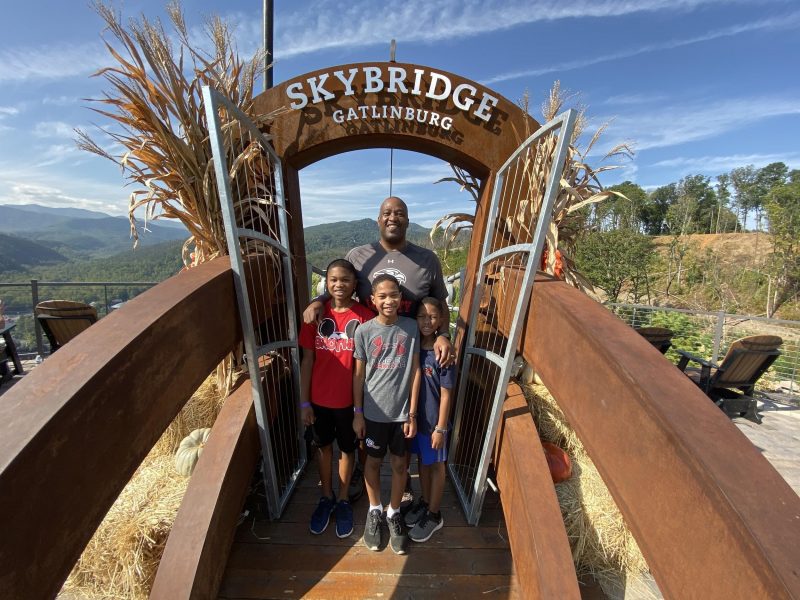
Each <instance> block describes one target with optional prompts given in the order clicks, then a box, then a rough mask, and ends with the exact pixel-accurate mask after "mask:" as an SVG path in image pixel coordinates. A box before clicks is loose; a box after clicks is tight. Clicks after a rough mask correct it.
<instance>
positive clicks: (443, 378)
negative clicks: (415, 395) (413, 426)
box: [417, 348, 456, 435]
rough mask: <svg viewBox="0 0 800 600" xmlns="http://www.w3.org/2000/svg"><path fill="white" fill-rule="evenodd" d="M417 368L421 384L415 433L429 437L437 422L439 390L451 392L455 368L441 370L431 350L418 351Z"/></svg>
mask: <svg viewBox="0 0 800 600" xmlns="http://www.w3.org/2000/svg"><path fill="white" fill-rule="evenodd" d="M419 366H420V369H422V384H421V385H420V386H419V400H418V402H417V431H418V432H419V433H422V434H424V435H431V434H432V433H433V429H434V428H435V427H436V425H437V423H438V422H439V401H440V399H441V394H442V392H441V389H442V388H446V389H448V390H452V389H453V388H454V387H455V383H456V369H455V367H446V368H444V369H442V368H441V367H440V366H439V363H437V362H436V355H435V354H434V352H433V350H425V349H424V348H423V349H421V350H420V351H419Z"/></svg>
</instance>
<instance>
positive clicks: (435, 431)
mask: <svg viewBox="0 0 800 600" xmlns="http://www.w3.org/2000/svg"><path fill="white" fill-rule="evenodd" d="M433 433H441V434H442V435H445V434H446V433H447V429H442V428H441V427H434V428H433Z"/></svg>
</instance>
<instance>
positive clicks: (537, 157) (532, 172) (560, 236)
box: [431, 81, 633, 293]
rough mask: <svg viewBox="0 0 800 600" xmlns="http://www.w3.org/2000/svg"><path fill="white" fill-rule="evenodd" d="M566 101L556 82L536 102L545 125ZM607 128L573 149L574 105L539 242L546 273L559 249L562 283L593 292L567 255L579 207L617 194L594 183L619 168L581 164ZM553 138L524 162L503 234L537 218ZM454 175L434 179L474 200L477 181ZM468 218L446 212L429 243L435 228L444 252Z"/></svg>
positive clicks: (579, 225)
mask: <svg viewBox="0 0 800 600" xmlns="http://www.w3.org/2000/svg"><path fill="white" fill-rule="evenodd" d="M570 99H571V97H570V96H568V95H567V94H565V93H564V92H563V91H562V89H561V83H560V82H559V81H556V82H555V83H554V84H553V88H552V89H551V90H550V93H549V95H548V98H547V100H546V101H545V102H544V103H543V104H542V116H543V117H544V121H545V122H547V121H549V120H551V119H553V118H555V117H556V116H557V115H558V114H559V113H560V112H561V111H562V110H563V109H564V105H565V103H566V102H567V101H568V100H570ZM528 105H529V98H528V96H527V94H526V95H525V96H524V97H523V99H522V102H521V106H522V108H523V110H525V112H526V113H527V112H529V111H528ZM530 125H531V121H529V120H526V122H525V126H526V129H525V131H523V132H515V133H516V134H517V138H518V141H519V142H520V143H522V141H523V140H525V139H527V138H528V137H529V136H530V135H531V134H532V133H533V131H532V130H531V129H530ZM607 127H608V123H605V124H603V125H602V126H601V127H599V128H598V129H597V131H595V133H594V135H593V136H592V137H591V139H590V140H589V143H588V144H587V145H586V148H585V149H581V148H580V147H579V143H580V137H581V134H582V133H583V132H584V130H585V128H586V107H584V106H580V107H578V119H577V122H576V125H575V131H574V133H573V136H572V140H571V141H570V145H569V148H568V151H567V152H568V153H567V167H566V169H565V170H564V174H563V177H562V179H561V188H560V190H559V193H558V196H557V197H556V200H555V203H554V206H553V218H552V220H551V222H550V226H549V228H548V230H547V236H546V240H545V244H546V246H545V248H546V256H547V264H546V271H547V272H548V273H551V274H552V273H554V271H555V266H556V249H558V250H559V253H560V255H561V261H562V272H563V275H564V278H565V280H566V281H567V282H568V283H570V284H571V285H573V286H575V287H577V288H579V289H581V290H584V291H586V292H589V293H593V288H592V285H591V283H590V282H589V281H588V280H587V279H586V278H585V277H583V276H582V275H581V274H580V273H579V272H578V271H577V269H576V268H575V263H574V261H573V260H572V257H571V254H572V251H573V248H574V244H575V241H576V238H577V235H578V233H579V232H580V231H582V229H583V226H584V217H583V215H582V214H581V213H580V212H579V211H580V210H581V209H582V208H584V207H586V206H588V205H591V204H594V203H597V202H601V201H602V200H605V199H606V198H608V197H609V196H611V195H617V196H619V195H620V194H619V193H618V192H612V191H606V190H605V189H604V188H603V186H602V184H601V183H600V181H599V179H598V175H599V174H600V173H602V172H604V171H610V170H613V169H617V168H619V166H618V165H605V166H602V167H599V168H596V169H595V168H593V167H591V166H590V165H589V164H587V163H586V156H588V154H589V153H590V152H591V150H592V148H593V147H594V145H595V144H596V143H597V140H598V139H599V138H600V137H601V136H602V134H603V132H604V131H605V130H606V128H607ZM555 144H556V137H555V136H546V137H545V138H543V139H542V141H541V144H540V145H541V146H542V147H541V148H537V151H536V152H535V153H533V154H532V156H533V159H532V160H528V161H527V163H526V164H525V173H526V177H527V180H528V186H527V188H526V189H525V190H524V191H523V192H521V193H520V197H519V198H518V200H517V207H516V212H515V214H514V216H513V217H510V218H509V222H508V223H506V229H507V231H508V232H512V231H513V230H514V229H515V228H518V229H521V230H524V231H530V229H531V227H532V224H533V222H534V220H535V218H536V217H537V215H538V213H539V210H540V208H541V203H542V201H543V199H544V188H545V185H546V181H547V177H546V175H547V171H548V169H549V157H551V156H552V154H553V152H554V151H555ZM632 154H633V153H632V150H631V148H630V147H629V145H628V144H620V145H618V146H615V147H614V148H612V149H611V150H610V151H609V152H608V153H607V154H606V155H605V156H604V157H603V160H606V159H608V158H614V157H626V158H628V157H630V156H632ZM451 167H452V169H453V172H454V174H455V176H454V177H446V178H444V179H440V180H439V181H437V182H436V183H440V182H442V181H454V182H455V183H457V184H458V185H460V186H461V189H462V190H467V191H469V192H470V194H471V195H472V197H473V200H475V202H476V203H477V202H478V198H479V190H480V182H479V181H478V180H477V179H475V178H474V177H472V176H471V175H469V174H468V173H467V172H466V171H464V170H463V169H460V168H458V167H455V166H452V165H451ZM474 219H475V217H474V215H470V214H467V213H451V214H447V215H444V216H443V217H441V218H440V219H439V220H438V221H437V222H436V223H435V224H434V226H433V228H432V230H431V239H432V240H433V239H434V237H435V236H434V234H435V232H437V231H438V230H439V229H440V228H441V229H443V232H444V236H443V245H444V247H445V252H446V251H447V249H448V248H449V247H450V246H451V245H452V244H453V242H454V241H455V240H456V239H457V237H458V235H459V234H460V233H461V232H462V231H464V230H467V229H471V228H472V225H473V223H474Z"/></svg>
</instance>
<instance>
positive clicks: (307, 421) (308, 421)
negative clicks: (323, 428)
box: [300, 406, 314, 427]
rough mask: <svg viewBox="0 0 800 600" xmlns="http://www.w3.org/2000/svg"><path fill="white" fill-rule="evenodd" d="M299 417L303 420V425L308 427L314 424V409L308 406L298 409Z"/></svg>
mask: <svg viewBox="0 0 800 600" xmlns="http://www.w3.org/2000/svg"><path fill="white" fill-rule="evenodd" d="M300 418H301V419H302V420H303V425H305V426H306V427H308V426H309V425H313V424H314V409H313V408H311V407H310V406H306V407H305V408H301V409H300Z"/></svg>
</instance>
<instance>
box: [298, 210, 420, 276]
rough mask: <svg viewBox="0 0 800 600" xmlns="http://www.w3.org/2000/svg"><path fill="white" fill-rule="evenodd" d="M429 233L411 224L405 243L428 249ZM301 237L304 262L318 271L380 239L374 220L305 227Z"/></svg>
mask: <svg viewBox="0 0 800 600" xmlns="http://www.w3.org/2000/svg"><path fill="white" fill-rule="evenodd" d="M429 231H430V230H429V229H428V228H426V227H423V226H422V225H417V224H416V223H411V224H409V226H408V233H407V237H408V240H409V241H410V242H413V243H415V244H419V245H420V246H425V247H426V248H430V246H431V243H430V239H429V238H428V232H429ZM303 233H304V235H305V242H306V259H307V261H308V262H309V263H311V264H313V265H314V266H316V267H318V268H320V269H324V268H325V267H326V266H327V265H328V263H329V262H331V261H332V260H334V259H336V258H342V257H343V256H344V255H345V254H347V252H348V251H349V250H350V249H351V248H353V247H355V246H362V245H364V244H369V243H370V242H375V241H377V240H378V238H379V234H378V223H377V221H374V220H373V219H361V220H359V221H338V222H336V223H324V224H322V225H312V226H311V227H306V228H305V229H304V230H303Z"/></svg>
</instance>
